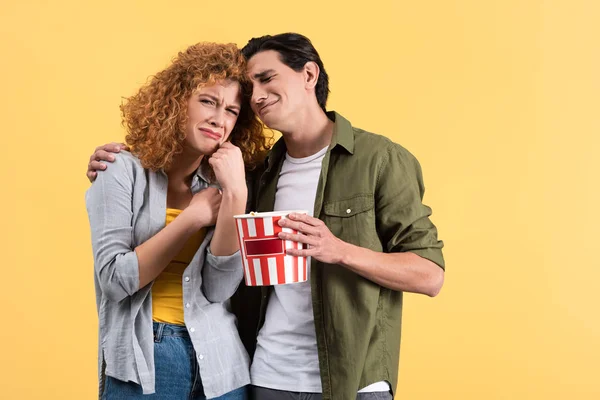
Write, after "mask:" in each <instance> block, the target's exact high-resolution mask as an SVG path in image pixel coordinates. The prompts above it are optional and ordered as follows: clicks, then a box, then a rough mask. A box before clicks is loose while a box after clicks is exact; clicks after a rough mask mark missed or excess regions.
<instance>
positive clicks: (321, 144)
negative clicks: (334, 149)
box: [281, 107, 334, 158]
mask: <svg viewBox="0 0 600 400" xmlns="http://www.w3.org/2000/svg"><path fill="white" fill-rule="evenodd" d="M301 114H302V115H298V117H299V118H298V121H299V122H298V124H296V126H295V127H294V130H293V131H287V132H281V134H282V136H283V140H284V141H285V146H286V147H287V152H288V154H289V155H290V156H291V157H294V158H303V157H308V156H311V155H313V154H316V153H318V152H319V150H322V149H323V148H325V147H327V146H329V144H330V143H331V137H332V136H333V125H334V124H333V122H332V121H331V120H330V119H329V118H327V114H325V112H324V111H323V110H322V109H321V108H320V107H318V108H317V109H310V110H306V111H305V112H303V113H301Z"/></svg>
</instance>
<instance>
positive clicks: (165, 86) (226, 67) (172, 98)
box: [120, 43, 271, 170]
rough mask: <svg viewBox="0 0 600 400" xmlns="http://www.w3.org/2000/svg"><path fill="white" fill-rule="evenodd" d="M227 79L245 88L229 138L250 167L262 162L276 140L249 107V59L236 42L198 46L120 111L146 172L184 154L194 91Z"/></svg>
mask: <svg viewBox="0 0 600 400" xmlns="http://www.w3.org/2000/svg"><path fill="white" fill-rule="evenodd" d="M224 79H230V80H233V81H238V82H240V85H241V87H242V107H241V110H240V114H239V116H238V119H237V123H236V124H235V127H234V128H233V130H232V132H231V135H230V139H229V140H230V141H231V143H232V144H234V145H236V146H238V147H239V148H240V150H241V151H242V156H243V158H244V163H245V164H246V166H247V168H249V169H253V168H254V167H256V165H257V164H258V163H259V162H261V161H262V159H263V158H264V155H265V154H266V151H267V150H268V148H269V146H270V144H271V138H267V137H266V136H265V134H264V131H263V125H262V123H261V122H260V121H259V120H258V119H257V118H256V115H255V114H254V112H253V111H252V109H251V108H250V103H249V97H250V92H251V87H250V83H249V81H248V79H247V77H246V62H245V60H244V57H243V56H242V54H241V53H240V51H239V49H238V48H237V46H236V45H235V44H232V43H230V44H218V43H198V44H195V45H193V46H190V47H188V48H187V49H186V50H185V51H183V52H180V53H179V54H178V55H177V57H175V58H174V59H173V62H172V63H171V65H169V67H167V68H166V69H164V70H163V71H161V72H159V73H158V74H156V75H155V76H153V77H151V79H150V80H149V82H148V83H147V84H146V85H144V86H143V87H142V88H141V89H140V90H139V91H138V92H137V94H135V95H134V96H132V97H129V98H127V99H126V101H125V102H124V103H123V104H122V105H121V107H120V108H121V112H122V121H123V125H124V126H125V128H126V130H127V136H126V137H125V141H126V142H127V144H128V145H129V146H130V147H131V151H132V153H133V154H134V155H136V156H137V157H138V158H139V159H140V161H141V163H142V166H143V167H144V168H148V169H152V170H158V169H165V170H166V169H168V168H169V166H170V165H171V163H172V162H173V157H174V156H175V155H177V154H179V153H181V151H182V150H183V147H182V143H183V141H184V139H185V126H186V123H187V118H188V116H187V102H188V100H189V99H190V97H191V96H192V94H193V93H194V91H195V90H197V89H199V88H201V87H204V86H211V85H214V84H215V83H217V82H218V81H221V80H224ZM205 161H206V160H205Z"/></svg>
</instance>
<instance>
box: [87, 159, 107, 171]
mask: <svg viewBox="0 0 600 400" xmlns="http://www.w3.org/2000/svg"><path fill="white" fill-rule="evenodd" d="M105 169H106V164H103V163H101V162H100V161H91V162H90V163H89V164H88V171H90V172H95V171H104V170H105Z"/></svg>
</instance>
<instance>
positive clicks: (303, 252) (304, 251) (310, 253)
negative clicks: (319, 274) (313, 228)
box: [286, 249, 317, 257]
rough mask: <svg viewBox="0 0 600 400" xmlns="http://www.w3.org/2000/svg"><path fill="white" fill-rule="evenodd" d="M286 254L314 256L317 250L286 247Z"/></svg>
mask: <svg viewBox="0 0 600 400" xmlns="http://www.w3.org/2000/svg"><path fill="white" fill-rule="evenodd" d="M286 254H288V255H290V256H296V257H313V256H314V255H316V254H317V251H316V250H315V249H286Z"/></svg>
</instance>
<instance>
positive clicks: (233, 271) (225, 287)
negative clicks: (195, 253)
mask: <svg viewBox="0 0 600 400" xmlns="http://www.w3.org/2000/svg"><path fill="white" fill-rule="evenodd" d="M243 274H244V272H243V269H242V256H241V253H240V252H239V250H238V251H236V252H235V253H233V254H232V255H230V256H215V255H213V254H212V253H211V251H210V247H207V249H206V258H205V260H204V267H203V268H202V290H203V292H204V295H205V297H206V299H207V300H208V301H210V302H212V303H221V302H224V301H226V300H228V299H229V298H230V297H231V296H233V294H234V293H235V291H236V290H237V288H238V286H239V285H240V282H241V280H242V277H243Z"/></svg>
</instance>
